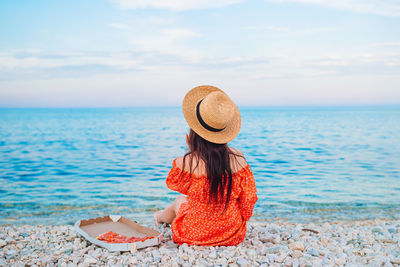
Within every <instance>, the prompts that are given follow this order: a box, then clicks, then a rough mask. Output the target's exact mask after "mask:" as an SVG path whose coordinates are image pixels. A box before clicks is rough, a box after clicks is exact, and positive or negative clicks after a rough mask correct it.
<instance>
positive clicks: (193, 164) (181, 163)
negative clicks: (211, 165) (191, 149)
mask: <svg viewBox="0 0 400 267" xmlns="http://www.w3.org/2000/svg"><path fill="white" fill-rule="evenodd" d="M175 165H176V167H178V168H179V169H181V170H184V171H187V172H192V173H194V174H196V175H202V174H205V165H204V163H203V162H202V161H199V160H198V158H197V157H192V156H191V155H188V156H186V158H185V157H178V158H176V159H175ZM190 168H192V169H190Z"/></svg>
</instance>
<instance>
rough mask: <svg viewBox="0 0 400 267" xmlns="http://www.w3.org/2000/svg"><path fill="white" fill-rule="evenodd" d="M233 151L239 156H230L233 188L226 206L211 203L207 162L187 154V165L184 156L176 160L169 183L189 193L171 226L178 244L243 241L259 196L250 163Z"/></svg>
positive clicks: (184, 192) (176, 188) (223, 243)
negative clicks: (247, 224) (247, 223)
mask: <svg viewBox="0 0 400 267" xmlns="http://www.w3.org/2000/svg"><path fill="white" fill-rule="evenodd" d="M232 150H233V152H234V153H235V154H236V155H238V156H234V155H232V156H231V157H230V158H231V169H232V190H231V194H230V200H229V202H228V204H227V206H226V209H224V205H223V204H221V203H219V204H217V203H215V202H214V203H210V202H209V200H210V199H209V190H210V186H209V183H208V176H207V171H206V166H205V163H204V161H201V160H200V161H198V158H195V157H191V158H189V159H188V157H187V158H186V159H185V161H186V162H185V168H184V167H183V157H180V158H177V159H175V160H174V162H173V167H172V169H171V171H170V173H169V174H168V177H167V180H166V183H167V186H168V188H170V189H172V190H176V191H178V192H180V193H182V194H185V195H187V202H186V203H183V204H182V205H181V207H180V209H179V211H178V214H177V216H176V218H175V220H174V221H173V222H172V226H171V227H172V231H173V238H174V241H175V242H176V243H178V244H182V243H188V244H189V245H210V246H211V245H224V246H228V245H236V244H239V243H240V242H242V241H243V239H244V236H245V233H246V221H247V220H248V219H249V218H250V217H251V214H252V211H253V207H254V203H255V202H256V201H257V195H256V188H255V182H254V177H253V174H252V172H251V170H250V166H249V165H248V164H247V162H246V160H245V159H244V157H243V156H242V155H241V153H240V151H238V150H235V149H232ZM189 160H191V162H190V161H189ZM190 163H192V171H191V172H190ZM197 163H198V164H197ZM196 166H197V167H196ZM190 173H191V174H190ZM226 192H227V191H226V189H225V193H226Z"/></svg>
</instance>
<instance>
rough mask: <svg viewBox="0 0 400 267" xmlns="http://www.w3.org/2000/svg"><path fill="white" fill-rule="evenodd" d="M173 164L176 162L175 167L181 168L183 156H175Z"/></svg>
mask: <svg viewBox="0 0 400 267" xmlns="http://www.w3.org/2000/svg"><path fill="white" fill-rule="evenodd" d="M175 164H176V167H178V168H180V169H182V167H183V157H177V158H176V159H175Z"/></svg>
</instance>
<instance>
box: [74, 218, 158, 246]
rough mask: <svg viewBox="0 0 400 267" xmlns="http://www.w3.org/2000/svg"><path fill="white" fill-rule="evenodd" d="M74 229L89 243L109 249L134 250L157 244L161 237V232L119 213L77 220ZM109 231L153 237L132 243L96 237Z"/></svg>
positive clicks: (129, 235) (125, 234)
mask: <svg viewBox="0 0 400 267" xmlns="http://www.w3.org/2000/svg"><path fill="white" fill-rule="evenodd" d="M75 230H76V231H77V232H78V233H79V234H80V235H81V236H83V237H84V238H86V239H87V240H89V241H90V242H91V243H93V244H96V245H98V246H100V247H103V248H106V249H108V250H109V251H131V252H135V251H136V249H140V248H145V247H149V246H157V245H159V244H160V243H161V241H162V239H163V235H162V233H160V232H158V231H156V230H153V229H151V228H148V227H145V226H142V225H140V224H138V223H136V222H133V221H131V220H129V219H127V218H125V217H122V216H120V215H107V216H104V217H97V218H95V219H88V220H79V221H77V222H76V223H75ZM109 231H113V232H114V233H117V234H120V235H124V236H128V237H131V236H135V237H146V236H152V237H153V238H151V239H147V240H145V241H138V242H134V243H107V242H105V241H101V240H98V239H97V238H96V237H97V236H99V235H101V234H103V233H106V232H109Z"/></svg>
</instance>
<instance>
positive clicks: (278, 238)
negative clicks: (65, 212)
mask: <svg viewBox="0 0 400 267" xmlns="http://www.w3.org/2000/svg"><path fill="white" fill-rule="evenodd" d="M158 230H161V231H162V232H163V234H164V240H163V242H162V243H161V244H160V245H159V246H158V247H148V248H143V249H140V250H138V251H134V252H109V251H108V250H106V249H104V248H101V247H98V246H96V245H93V244H91V243H89V242H88V241H86V240H85V239H84V238H82V237H80V236H79V235H78V234H77V233H76V232H75V230H74V228H73V227H72V226H69V225H65V226H47V225H36V226H31V225H23V226H9V225H3V226H0V266H26V265H29V266H60V267H64V266H77V265H79V266H127V265H129V266H228V265H229V266H240V267H243V266H294V267H295V266H302V267H305V266H400V221H399V220H380V219H376V220H373V221H372V220H369V221H351V222H340V221H339V222H325V223H323V224H322V223H321V224H313V223H307V224H294V223H289V222H285V221H275V222H267V223H256V222H251V223H249V225H248V228H247V234H246V238H245V240H244V241H243V242H242V243H241V244H240V245H238V246H236V247H224V246H220V247H201V246H188V245H187V244H183V245H181V246H178V245H177V244H175V243H174V242H173V241H172V236H171V229H170V227H169V226H167V225H163V226H161V227H160V228H159V229H158Z"/></svg>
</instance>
